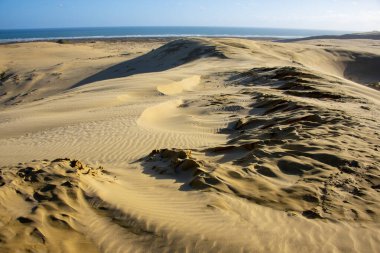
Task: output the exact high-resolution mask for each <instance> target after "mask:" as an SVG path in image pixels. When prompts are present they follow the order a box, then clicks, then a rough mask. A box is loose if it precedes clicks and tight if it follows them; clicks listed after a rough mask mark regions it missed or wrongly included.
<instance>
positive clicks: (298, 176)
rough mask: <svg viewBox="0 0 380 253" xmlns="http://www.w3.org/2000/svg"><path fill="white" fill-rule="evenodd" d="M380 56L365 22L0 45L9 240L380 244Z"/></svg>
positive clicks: (369, 247) (269, 247)
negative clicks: (313, 32)
mask: <svg viewBox="0 0 380 253" xmlns="http://www.w3.org/2000/svg"><path fill="white" fill-rule="evenodd" d="M355 38H356V37H355ZM379 67H380V40H371V39H366V38H365V37H363V38H360V39H350V38H347V39H339V38H318V39H307V40H302V39H298V40H297V41H281V42H278V41H271V40H254V39H244V38H207V37H202V38H199V37H196V38H191V37H186V38H177V37H175V38H170V37H167V38H139V39H122V40H120V39H112V40H106V39H102V40H97V39H89V40H79V41H75V42H74V41H71V40H67V41H60V43H57V42H56V41H38V42H25V43H9V44H1V45H0V228H1V229H0V251H1V252H26V251H27V250H29V252H379V251H380V223H379V222H380V202H379V200H380V194H379V191H380V187H379V185H380V171H379V168H380V91H379V89H380V86H379V85H380V83H379V82H380V72H379Z"/></svg>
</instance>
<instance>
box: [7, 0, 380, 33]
mask: <svg viewBox="0 0 380 253" xmlns="http://www.w3.org/2000/svg"><path fill="white" fill-rule="evenodd" d="M103 26H233V27H273V28H302V29H324V30H341V31H374V30H380V0H135V1H132V0H0V29H15V28H58V27H103Z"/></svg>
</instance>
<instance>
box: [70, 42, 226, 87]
mask: <svg viewBox="0 0 380 253" xmlns="http://www.w3.org/2000/svg"><path fill="white" fill-rule="evenodd" d="M204 57H217V58H221V59H226V58H227V57H226V56H225V55H224V54H223V53H222V52H220V51H218V50H217V48H216V46H214V45H210V44H207V43H205V42H204V41H201V40H197V39H191V40H190V39H186V40H184V39H181V40H175V41H172V42H169V43H167V44H165V45H163V46H161V47H160V48H158V49H155V50H152V51H151V52H149V53H147V54H144V55H142V56H139V57H137V58H134V59H132V60H128V61H125V62H122V63H119V64H116V65H114V66H112V67H110V68H107V69H105V70H103V71H100V72H99V73H96V74H94V75H92V76H89V77H87V78H85V79H83V80H81V81H80V82H78V83H76V84H74V85H73V86H72V87H71V88H76V87H79V86H82V85H85V84H88V83H92V82H97V81H102V80H107V79H114V78H121V77H127V76H131V75H135V74H141V73H151V72H160V71H165V70H168V69H171V68H175V67H178V66H181V65H183V64H186V63H189V62H191V61H194V60H197V59H200V58H204Z"/></svg>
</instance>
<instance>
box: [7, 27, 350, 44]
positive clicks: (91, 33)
mask: <svg viewBox="0 0 380 253" xmlns="http://www.w3.org/2000/svg"><path fill="white" fill-rule="evenodd" d="M345 33H347V31H329V30H308V29H280V28H255V27H88V28H86V27H83V28H50V29H13V30H9V29H7V30H1V29H0V43H8V42H24V41H52V40H53V41H54V40H59V39H62V40H70V41H73V40H110V39H111V40H112V39H130V38H131V39H137V38H143V39H145V38H183V37H186V38H189V37H210V38H226V37H228V38H230V37H231V38H232V37H233V38H246V39H263V38H265V39H269V40H270V39H272V38H275V39H299V38H305V37H309V36H321V35H342V34H345Z"/></svg>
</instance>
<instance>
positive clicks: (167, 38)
mask: <svg viewBox="0 0 380 253" xmlns="http://www.w3.org/2000/svg"><path fill="white" fill-rule="evenodd" d="M184 38H235V39H239V38H241V39H250V40H265V41H274V40H284V38H281V37H255V36H147V37H142V36H136V37H133V36H132V37H109V38H98V37H97V38H93V37H90V38H51V39H49V38H46V39H43V38H41V39H22V40H10V41H1V40H0V45H7V44H15V43H31V42H57V43H59V41H63V43H62V44H65V43H86V42H89V43H91V42H98V41H103V42H122V41H147V40H149V41H163V42H165V41H171V40H176V39H184ZM302 38H306V37H299V38H298V39H302Z"/></svg>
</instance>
